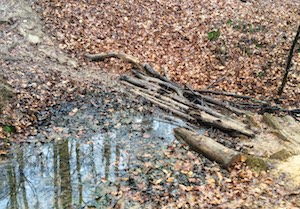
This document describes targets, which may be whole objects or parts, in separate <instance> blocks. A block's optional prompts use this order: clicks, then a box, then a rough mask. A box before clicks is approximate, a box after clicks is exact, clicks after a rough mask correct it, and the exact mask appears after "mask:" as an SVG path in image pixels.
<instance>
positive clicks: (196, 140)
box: [173, 128, 269, 171]
mask: <svg viewBox="0 0 300 209" xmlns="http://www.w3.org/2000/svg"><path fill="white" fill-rule="evenodd" d="M173 131H174V135H175V137H176V139H177V140H181V141H184V142H185V143H187V144H188V145H189V146H190V147H191V149H193V150H194V151H196V152H198V153H200V154H202V155H203V156H204V157H206V158H208V159H210V160H212V161H215V162H217V163H219V164H220V165H221V166H222V167H224V168H226V169H229V168H230V167H231V166H232V165H233V164H235V163H238V162H245V163H246V164H247V166H249V167H250V168H252V169H254V170H257V171H262V170H264V171H265V170H267V169H268V167H269V166H268V164H267V163H266V162H265V161H264V160H263V159H261V158H258V157H254V156H251V155H246V154H243V153H240V152H237V151H235V150H233V149H230V148H228V147H225V146H224V145H222V144H220V143H218V142H216V141H214V140H213V139H212V138H209V137H207V136H203V135H199V134H197V133H196V132H193V131H190V130H188V129H186V128H175V129H173Z"/></svg>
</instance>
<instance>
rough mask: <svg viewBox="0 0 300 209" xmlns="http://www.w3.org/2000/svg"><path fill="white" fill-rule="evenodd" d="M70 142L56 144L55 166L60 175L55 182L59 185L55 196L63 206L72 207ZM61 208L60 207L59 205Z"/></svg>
mask: <svg viewBox="0 0 300 209" xmlns="http://www.w3.org/2000/svg"><path fill="white" fill-rule="evenodd" d="M68 145H69V142H68V141H67V140H65V141H63V142H62V143H60V144H59V146H58V145H57V144H54V150H56V149H57V154H58V155H57V159H54V162H57V163H55V164H54V166H57V167H58V168H56V169H55V170H56V171H57V174H58V177H57V178H56V180H57V182H56V183H54V184H55V185H56V186H57V189H56V190H55V196H57V199H59V200H60V204H61V208H71V206H72V182H71V171H70V169H71V168H70V152H69V146H68ZM58 208H59V207H58Z"/></svg>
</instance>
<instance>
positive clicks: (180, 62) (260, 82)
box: [37, 0, 300, 107]
mask: <svg viewBox="0 0 300 209" xmlns="http://www.w3.org/2000/svg"><path fill="white" fill-rule="evenodd" d="M37 4H38V7H37V9H38V10H40V11H41V13H42V14H43V17H44V20H45V23H46V26H47V27H48V29H49V31H50V32H51V33H52V34H53V35H54V36H55V37H56V38H57V39H58V40H59V41H60V45H59V47H60V48H61V49H66V50H69V51H70V52H72V53H73V54H74V56H75V55H76V56H82V54H84V53H87V52H89V53H100V52H108V51H117V52H125V53H128V54H131V55H133V56H136V57H139V58H140V60H142V61H144V62H148V63H150V64H151V65H153V66H154V67H155V68H156V69H157V70H159V71H160V72H162V73H165V74H166V75H167V76H168V77H170V78H171V79H173V80H176V81H179V82H181V83H183V84H189V85H192V86H193V87H195V88H197V89H202V88H207V87H210V88H213V89H215V90H225V91H232V92H238V93H242V94H248V95H253V96H256V97H257V98H260V99H266V97H267V98H268V99H270V100H272V99H273V98H274V97H275V95H276V93H277V90H278V87H279V85H280V83H281V79H282V76H283V73H284V67H285V63H286V58H287V55H288V52H289V48H290V46H291V43H292V40H293V38H294V36H295V33H296V31H297V28H298V25H299V22H300V2H299V1H298V0H291V1H280V0H275V1H270V0H267V1H265V0H258V1H254V0H249V1H245V2H244V1H240V0H229V1H228V0H221V1H208V0H205V1H200V2H199V1H195V0H188V1H176V0H163V1H149V0H143V1H128V0H126V1H122V2H119V1H116V2H111V1H64V0H57V1H45V0H42V1H37ZM299 52H300V51H299V46H298V47H297V49H296V52H295V56H294V60H293V62H294V65H293V67H292V69H291V72H290V76H289V77H288V84H287V87H286V89H285V91H284V95H283V96H282V101H283V103H285V105H286V106H294V107H299V104H300V86H299V81H300V76H299V74H300V71H299V70H300V69H299V64H300V53H299ZM99 65H100V66H101V67H104V66H108V65H109V63H104V64H103V63H101V64H99ZM125 70H128V68H126V67H124V65H122V64H120V63H119V69H118V71H119V72H123V71H125Z"/></svg>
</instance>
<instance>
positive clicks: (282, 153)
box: [270, 149, 293, 160]
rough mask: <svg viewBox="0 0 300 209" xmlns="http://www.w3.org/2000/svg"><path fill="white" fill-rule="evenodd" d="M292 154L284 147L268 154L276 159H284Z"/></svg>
mask: <svg viewBox="0 0 300 209" xmlns="http://www.w3.org/2000/svg"><path fill="white" fill-rule="evenodd" d="M292 155H293V154H292V153H291V152H289V151H287V150H285V149H282V150H280V151H278V152H275V153H274V154H272V155H271V156H270V158H271V159H277V160H285V159H287V158H289V157H290V156H292Z"/></svg>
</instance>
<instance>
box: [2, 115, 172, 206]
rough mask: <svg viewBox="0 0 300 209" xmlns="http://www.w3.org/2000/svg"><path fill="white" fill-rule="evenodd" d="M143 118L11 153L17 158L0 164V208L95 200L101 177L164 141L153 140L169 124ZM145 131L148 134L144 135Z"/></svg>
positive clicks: (118, 172) (117, 173) (110, 176)
mask: <svg viewBox="0 0 300 209" xmlns="http://www.w3.org/2000/svg"><path fill="white" fill-rule="evenodd" d="M143 120H144V118H140V119H139V121H140V122H137V123H140V126H141V127H142V129H141V130H135V129H133V128H132V127H131V126H130V125H129V126H121V128H119V129H115V130H112V132H107V133H98V134H95V135H94V136H93V137H90V138H86V139H68V140H63V141H59V142H53V143H37V144H35V143H32V144H29V145H27V146H25V147H23V148H22V149H21V150H19V151H17V152H16V154H15V156H14V158H15V161H16V162H17V163H10V164H8V165H7V166H3V168H1V167H0V169H1V170H2V171H3V173H4V175H2V176H0V186H1V188H0V208H25V209H27V208H55V209H60V208H72V207H74V206H75V207H77V206H78V207H80V206H82V205H83V204H84V203H85V202H86V201H89V200H91V199H93V197H94V195H95V192H96V191H97V188H98V187H99V185H100V184H102V182H103V180H109V181H114V180H115V179H116V178H118V177H121V176H124V175H127V172H126V170H127V169H129V167H131V166H135V165H134V163H135V162H136V160H137V159H136V157H135V156H136V155H137V154H139V153H141V152H144V151H147V149H148V148H147V146H148V147H149V144H150V145H151V144H152V143H154V144H152V145H151V147H150V148H151V149H153V147H154V149H155V147H156V149H157V147H160V146H155V145H156V144H157V143H162V140H161V139H159V140H156V142H153V140H154V139H155V138H157V137H159V138H162V137H165V133H163V131H164V130H166V128H170V127H165V126H164V124H163V123H160V122H156V123H153V121H151V120H150V121H149V122H148V123H147V122H145V121H143ZM144 122H145V123H144ZM144 133H148V134H150V135H151V137H147V138H145V137H143V134H144ZM153 136H155V137H153ZM154 141H155V140H154ZM150 151H151V150H150ZM150 153H151V154H152V153H153V151H152V152H150ZM3 182H4V183H3ZM1 197H3V198H1Z"/></svg>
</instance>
